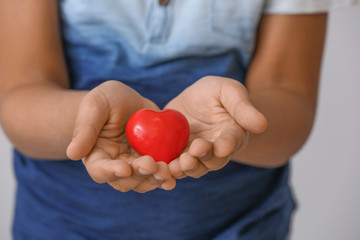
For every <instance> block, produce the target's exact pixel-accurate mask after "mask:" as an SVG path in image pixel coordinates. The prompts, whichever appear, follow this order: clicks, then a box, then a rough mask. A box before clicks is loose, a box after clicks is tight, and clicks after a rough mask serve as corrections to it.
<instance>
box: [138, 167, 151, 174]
mask: <svg viewBox="0 0 360 240" xmlns="http://www.w3.org/2000/svg"><path fill="white" fill-rule="evenodd" d="M138 172H139V173H140V174H141V175H149V174H150V172H148V171H145V170H144V169H142V168H138Z"/></svg>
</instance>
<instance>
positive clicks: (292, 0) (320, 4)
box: [265, 0, 360, 14]
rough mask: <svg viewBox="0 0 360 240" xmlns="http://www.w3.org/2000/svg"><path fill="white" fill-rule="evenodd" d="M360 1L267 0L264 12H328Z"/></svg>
mask: <svg viewBox="0 0 360 240" xmlns="http://www.w3.org/2000/svg"><path fill="white" fill-rule="evenodd" d="M358 3H360V0H267V1H266V3H265V13H273V14H301V13H305V14H306V13H319V12H329V11H331V10H336V9H341V8H344V7H347V6H351V5H354V4H358Z"/></svg>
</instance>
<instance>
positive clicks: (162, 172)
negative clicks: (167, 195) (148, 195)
mask: <svg viewBox="0 0 360 240" xmlns="http://www.w3.org/2000/svg"><path fill="white" fill-rule="evenodd" d="M157 165H158V171H157V172H156V173H154V174H153V175H152V176H149V177H148V178H146V179H145V180H143V181H142V182H141V183H140V184H139V185H137V186H136V187H135V188H134V191H136V192H139V193H145V192H149V191H151V190H154V189H156V188H158V187H159V186H160V185H161V184H162V183H163V182H164V181H166V182H165V184H164V186H163V188H164V189H165V188H169V187H171V186H170V185H169V183H172V182H174V180H171V179H172V177H171V174H170V170H169V167H168V165H167V164H166V163H165V162H157ZM167 180H170V181H167ZM172 185H173V184H172ZM169 190H170V189H169Z"/></svg>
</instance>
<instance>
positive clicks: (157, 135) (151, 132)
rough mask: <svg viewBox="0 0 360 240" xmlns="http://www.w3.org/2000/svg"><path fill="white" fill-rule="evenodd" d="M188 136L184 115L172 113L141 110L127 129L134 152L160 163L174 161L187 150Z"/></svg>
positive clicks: (136, 113)
mask: <svg viewBox="0 0 360 240" xmlns="http://www.w3.org/2000/svg"><path fill="white" fill-rule="evenodd" d="M189 135H190V128H189V123H188V121H187V120H186V118H185V117H184V115H183V114H182V113H180V112H178V111H175V110H172V109H167V110H163V111H161V112H155V111H152V110H149V109H141V110H139V111H137V112H135V113H134V114H133V115H132V116H131V117H130V119H129V121H128V123H127V125H126V136H127V139H128V141H129V143H130V145H131V146H132V147H133V148H134V149H135V151H136V152H138V153H139V154H140V155H149V156H151V157H153V158H154V159H155V161H157V162H159V161H163V162H166V163H169V162H171V161H172V160H174V159H175V158H176V157H177V156H178V155H179V154H180V153H181V152H182V150H183V149H184V148H185V146H186V144H187V142H188V139H189Z"/></svg>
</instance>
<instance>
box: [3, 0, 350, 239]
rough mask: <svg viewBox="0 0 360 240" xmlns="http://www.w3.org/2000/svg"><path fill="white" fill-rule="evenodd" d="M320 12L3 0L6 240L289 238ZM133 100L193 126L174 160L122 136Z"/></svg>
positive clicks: (221, 4)
mask: <svg viewBox="0 0 360 240" xmlns="http://www.w3.org/2000/svg"><path fill="white" fill-rule="evenodd" d="M344 2H346V1H344ZM344 4H345V3H344ZM328 8H329V6H328V4H327V1H311V0H296V1H293V2H291V3H288V2H286V3H285V2H284V1H281V0H272V1H265V0H256V1H238V0H232V1H231V0H229V1H215V0H198V1H191V0H182V1H179V0H172V1H161V0H160V1H155V0H149V1H142V0H133V1H119V0H103V1H96V0H86V1H85V0H61V1H54V0H35V1H21V0H13V1H5V0H2V1H0V16H1V21H0V29H1V30H0V80H1V81H0V84H1V88H0V96H1V102H0V103H1V105H0V107H1V108H0V119H1V125H2V127H3V128H4V131H5V132H6V133H7V135H8V137H9V139H10V140H11V141H12V143H13V144H14V146H15V148H16V151H15V156H14V158H15V160H14V161H15V170H16V176H17V180H18V190H17V203H16V212H15V219H14V225H13V236H14V239H16V240H21V239H27V240H28V239H29V240H31V239H36V240H41V239H46V240H49V239H52V240H53V239H54V240H56V239H67V240H80V239H102V240H103V239H111V240H112V239H136V240H138V239H252V240H254V239H256V240H261V239H285V238H286V236H287V234H288V231H289V224H290V218H291V213H292V211H293V209H294V201H293V198H292V195H291V190H290V187H289V185H288V179H289V176H288V175H289V166H288V160H289V158H290V157H291V155H292V154H294V153H295V152H296V151H297V150H298V149H299V148H300V147H301V146H302V144H303V143H304V142H305V140H306V138H307V136H308V134H309V132H310V129H311V127H312V122H313V118H314V114H315V106H316V97H317V86H318V75H319V68H320V63H321V55H322V48H323V42H324V36H325V28H326V13H325V12H326V11H327V9H328ZM308 13H314V14H308ZM291 14H300V15H291ZM111 79H115V80H111ZM142 108H148V109H153V110H160V109H163V108H171V109H175V110H178V111H180V112H182V113H183V114H184V115H185V116H186V118H187V119H188V121H189V123H190V131H191V137H190V140H189V143H188V147H187V148H186V149H185V150H184V152H183V153H182V154H181V155H180V156H179V157H178V158H177V159H175V160H174V161H172V162H171V163H170V164H169V165H168V164H165V163H163V162H155V161H154V160H153V159H152V158H151V157H149V156H139V155H138V154H137V153H136V152H135V151H134V150H133V149H132V148H131V147H130V146H129V144H128V142H127V139H126V136H125V130H124V129H125V125H126V122H127V120H128V119H129V117H130V116H131V115H132V114H133V113H134V112H135V111H137V110H138V109H142ZM265 129H266V130H265ZM70 159H72V160H75V161H71V160H70ZM79 159H81V160H82V161H76V160H79ZM199 177H201V178H199ZM195 178H199V179H195ZM175 185H176V186H175ZM160 188H161V189H160ZM130 190H132V191H130ZM164 190H171V191H164ZM140 193H145V194H140Z"/></svg>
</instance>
